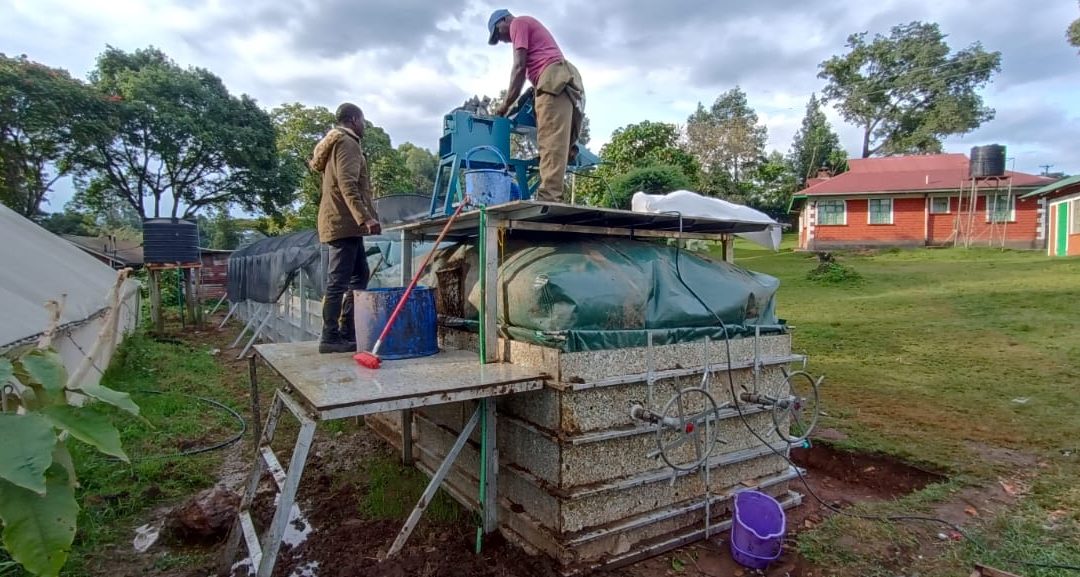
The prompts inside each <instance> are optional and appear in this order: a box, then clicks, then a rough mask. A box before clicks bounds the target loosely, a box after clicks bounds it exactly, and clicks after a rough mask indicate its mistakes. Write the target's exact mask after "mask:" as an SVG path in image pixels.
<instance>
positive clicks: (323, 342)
mask: <svg viewBox="0 0 1080 577" xmlns="http://www.w3.org/2000/svg"><path fill="white" fill-rule="evenodd" d="M322 313H323V329H322V335H321V336H320V338H319V352H320V353H351V352H353V351H355V350H356V343H351V342H349V341H347V340H345V339H343V338H341V332H340V331H339V330H338V318H339V317H341V301H340V300H339V299H328V298H323V310H322Z"/></svg>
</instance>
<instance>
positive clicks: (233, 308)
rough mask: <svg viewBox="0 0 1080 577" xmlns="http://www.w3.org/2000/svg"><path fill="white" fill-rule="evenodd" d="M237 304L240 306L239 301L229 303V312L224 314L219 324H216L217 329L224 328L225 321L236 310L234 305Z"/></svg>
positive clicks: (236, 305) (227, 320)
mask: <svg viewBox="0 0 1080 577" xmlns="http://www.w3.org/2000/svg"><path fill="white" fill-rule="evenodd" d="M238 306H240V303H231V304H230V305H229V313H228V314H226V315H225V320H223V321H221V324H220V325H218V328H219V329H223V328H225V323H227V322H229V319H231V318H232V316H233V313H235V312H236V307H238ZM211 314H213V313H211Z"/></svg>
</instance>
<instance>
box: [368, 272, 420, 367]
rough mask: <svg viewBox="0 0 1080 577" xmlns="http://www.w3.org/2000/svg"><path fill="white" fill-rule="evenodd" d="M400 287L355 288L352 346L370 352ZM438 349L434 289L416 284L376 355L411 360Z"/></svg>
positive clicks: (393, 304)
mask: <svg viewBox="0 0 1080 577" xmlns="http://www.w3.org/2000/svg"><path fill="white" fill-rule="evenodd" d="M404 294H405V288H404V287H391V288H379V289H368V290H362V291H356V293H354V295H353V306H354V307H355V309H354V317H355V319H356V349H357V350H360V351H370V350H371V348H372V347H374V346H375V341H376V340H377V339H378V338H379V334H380V333H382V330H383V327H385V326H386V321H387V320H389V319H390V313H392V312H394V308H395V307H397V304H398V302H400V301H401V297H402V296H403V295H404ZM437 352H439V335H438V315H437V314H436V312H435V290H434V289H432V288H430V287H425V286H417V287H415V288H413V291H412V294H410V295H409V301H408V302H407V303H405V306H404V307H403V308H402V309H401V313H400V314H398V318H397V320H396V321H394V326H393V327H392V328H391V329H390V334H388V335H386V340H384V341H383V344H382V347H380V348H379V357H380V358H383V359H387V360H395V359H415V358H417V357H427V356H431V355H434V354H435V353H437Z"/></svg>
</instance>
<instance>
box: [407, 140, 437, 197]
mask: <svg viewBox="0 0 1080 577" xmlns="http://www.w3.org/2000/svg"><path fill="white" fill-rule="evenodd" d="M398 153H399V154H401V156H402V157H403V158H404V159H405V168H407V169H408V170H409V177H410V178H411V180H412V187H413V192H417V193H420V194H426V193H430V192H431V191H432V190H434V189H435V176H436V174H435V173H436V171H437V170H438V169H439V158H438V157H437V156H435V154H434V153H432V152H431V151H430V150H428V149H426V148H420V147H419V146H416V145H415V144H413V143H411V142H406V143H404V144H402V145H401V146H398Z"/></svg>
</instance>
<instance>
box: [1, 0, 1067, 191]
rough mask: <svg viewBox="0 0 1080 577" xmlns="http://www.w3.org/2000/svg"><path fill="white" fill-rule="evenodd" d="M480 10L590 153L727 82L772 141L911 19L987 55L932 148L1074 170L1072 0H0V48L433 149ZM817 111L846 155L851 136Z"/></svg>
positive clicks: (463, 80)
mask: <svg viewBox="0 0 1080 577" xmlns="http://www.w3.org/2000/svg"><path fill="white" fill-rule="evenodd" d="M243 6H247V7H243ZM496 7H506V8H509V9H510V10H511V11H512V12H514V13H516V14H529V15H532V16H536V17H538V18H539V19H541V20H542V21H543V22H544V23H545V24H546V25H547V26H548V28H549V29H551V30H552V32H553V33H554V35H555V37H556V39H557V40H558V41H559V43H560V44H561V46H562V48H563V51H564V52H565V53H566V55H567V57H568V58H569V59H570V60H571V61H573V62H574V63H575V64H576V65H577V66H578V68H579V69H580V70H581V72H582V75H583V76H584V79H585V85H586V90H587V92H588V108H587V112H588V114H589V116H590V118H591V123H592V131H593V145H592V147H593V148H594V149H596V150H598V149H599V146H600V145H601V144H603V143H604V142H605V141H607V139H608V138H609V136H610V134H611V131H613V130H614V129H616V128H618V127H620V126H623V125H626V124H629V123H634V122H639V121H642V120H656V121H666V122H675V123H682V122H684V121H685V119H686V117H687V116H688V115H689V114H690V112H692V110H693V109H694V108H695V107H696V105H697V103H698V101H703V102H706V103H709V102H711V101H712V100H714V99H715V98H716V96H717V95H718V94H720V93H721V92H723V91H725V90H727V89H729V88H731V87H732V86H734V85H736V84H738V85H741V86H742V87H743V89H744V90H745V91H746V92H747V94H748V96H749V100H750V104H751V105H752V106H753V107H755V108H756V109H757V111H758V113H759V115H760V117H761V119H762V120H763V122H764V123H765V124H766V125H767V126H768V129H769V147H770V148H771V149H779V150H781V151H787V149H788V147H789V146H790V142H791V137H792V135H793V134H794V132H795V130H796V129H797V128H798V124H799V122H800V120H801V118H802V115H803V112H804V108H805V104H806V101H807V99H808V98H809V96H810V94H811V93H812V92H815V91H820V90H821V87H822V85H823V84H822V81H821V80H819V79H818V78H817V64H818V63H820V62H821V61H822V60H824V59H826V58H828V57H829V56H831V55H833V54H837V53H841V52H842V51H843V45H844V42H845V39H846V37H847V36H848V35H849V34H851V33H854V32H860V31H870V32H871V33H875V32H883V33H886V32H887V31H888V29H889V28H890V27H891V26H893V25H896V24H899V23H904V22H909V21H912V20H924V21H934V22H938V23H939V24H940V25H941V27H942V29H943V30H944V31H945V33H947V34H948V35H949V41H950V43H951V45H952V46H953V47H954V49H955V48H959V47H961V46H966V45H968V44H970V43H972V42H975V41H980V42H982V43H983V45H984V46H985V47H986V48H987V49H990V50H1000V51H1001V52H1002V56H1003V58H1002V72H1001V74H999V75H998V76H997V77H996V78H995V79H994V82H993V84H992V85H991V86H989V87H988V88H987V89H986V91H985V99H986V101H987V102H988V104H989V105H990V106H992V107H994V108H996V109H997V118H996V119H995V120H993V121H992V122H989V123H987V124H985V125H984V126H983V127H982V128H980V129H979V130H978V131H976V132H974V133H972V134H968V135H965V136H963V137H961V138H953V139H950V140H949V141H948V142H947V149H948V150H949V151H953V152H966V151H967V150H968V149H970V147H971V146H974V145H977V144H988V143H1001V144H1005V145H1007V146H1008V148H1009V150H1008V154H1009V157H1010V158H1014V159H1015V164H1014V166H1015V169H1016V170H1020V171H1025V172H1036V173H1037V172H1041V171H1042V169H1041V168H1040V165H1045V164H1050V165H1053V168H1052V169H1051V170H1052V171H1065V172H1070V173H1074V174H1075V173H1080V146H1077V143H1078V142H1080V55H1078V54H1077V52H1076V49H1074V48H1072V47H1070V46H1069V45H1068V44H1067V43H1066V41H1065V37H1064V31H1065V28H1066V27H1067V26H1068V23H1069V22H1070V21H1072V20H1073V19H1075V18H1077V17H1078V16H1080V10H1078V7H1077V2H1076V1H1075V0H1035V1H1031V2H1018V1H1016V0H979V1H976V0H947V1H943V0H875V1H873V2H863V1H855V0H803V1H801V2H796V1H793V0H756V1H746V0H712V1H708V0H663V1H656V0H591V1H590V2H570V1H568V0H548V1H546V2H533V3H510V4H508V5H507V4H502V5H499V6H495V5H493V4H490V3H487V2H478V1H476V0H396V1H394V0H381V1H376V0H248V1H247V2H243V3H242V2H239V1H236V0H232V1H228V0H186V1H181V0H143V1H138V0H114V1H111V2H105V1H93V0H90V1H88V0H0V15H2V17H0V21H2V23H3V25H2V27H0V28H2V32H0V52H4V53H6V54H9V55H15V54H27V55H29V56H30V57H31V58H33V59H34V60H37V61H40V62H43V63H46V64H49V65H52V66H58V67H62V68H66V69H68V70H69V71H71V72H72V74H74V75H77V76H80V77H85V75H86V73H87V72H88V71H89V69H90V68H91V67H92V66H93V63H94V59H95V57H96V56H97V55H98V54H99V53H100V52H101V51H102V50H103V49H104V47H105V45H106V44H111V45H113V46H117V47H120V48H123V49H125V50H134V49H136V48H140V47H145V46H148V45H154V46H157V47H159V48H161V49H163V50H164V51H165V52H167V53H168V54H169V55H170V56H172V57H173V58H174V59H175V60H176V61H177V62H179V63H181V64H184V65H195V66H201V67H205V68H208V69H210V70H212V71H213V72H214V73H216V74H218V75H219V76H221V77H222V78H223V79H224V81H225V83H226V85H227V86H228V87H229V89H230V90H232V91H233V92H235V93H241V92H244V93H248V94H250V95H252V96H254V97H255V98H256V99H258V101H259V102H260V103H262V105H263V106H265V107H267V108H272V107H274V106H276V105H278V104H280V103H283V102H291V101H299V102H302V103H304V104H307V105H323V106H327V107H329V108H331V109H332V108H333V107H335V106H336V105H337V104H338V103H340V102H341V101H343V100H352V101H355V102H357V103H358V104H360V105H361V106H362V107H363V108H364V109H365V111H366V112H367V115H368V117H369V119H370V120H371V121H373V122H374V123H376V124H378V125H381V126H383V127H385V128H386V129H387V130H388V131H389V133H390V135H391V137H392V138H393V139H394V143H395V144H399V143H401V142H405V141H412V142H414V143H417V144H419V145H421V146H425V147H428V148H432V149H433V148H435V147H436V144H437V139H438V137H439V134H440V132H441V122H440V118H441V115H442V114H444V113H445V112H446V111H448V110H450V109H452V108H453V107H455V106H458V105H460V104H461V103H462V101H463V100H464V99H465V98H467V97H468V96H471V95H473V94H497V93H498V91H499V90H501V89H502V88H504V87H505V85H506V83H507V81H508V77H509V69H510V62H511V50H510V48H509V47H508V46H507V45H500V46H497V47H491V46H488V45H487V43H486V39H487V29H486V23H487V17H488V14H490V12H491V10H492V9H493V8H496ZM829 116H830V119H831V120H832V121H833V125H834V127H835V128H836V129H837V130H838V132H839V133H840V135H841V139H842V142H843V144H844V145H845V147H846V148H847V149H848V151H849V152H858V150H859V142H860V134H859V131H858V130H855V129H853V128H852V127H849V126H847V125H845V124H844V123H843V122H842V120H841V119H840V118H839V116H838V115H836V114H835V113H834V112H832V111H830V113H829ZM65 196H66V195H65ZM58 203H59V204H58ZM60 205H62V200H61V199H59V198H58V199H56V200H54V202H53V203H52V205H51V208H52V209H53V210H58V209H59V208H60Z"/></svg>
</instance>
